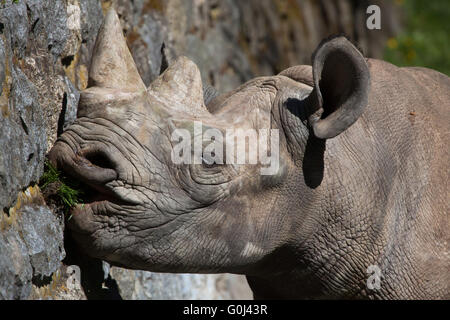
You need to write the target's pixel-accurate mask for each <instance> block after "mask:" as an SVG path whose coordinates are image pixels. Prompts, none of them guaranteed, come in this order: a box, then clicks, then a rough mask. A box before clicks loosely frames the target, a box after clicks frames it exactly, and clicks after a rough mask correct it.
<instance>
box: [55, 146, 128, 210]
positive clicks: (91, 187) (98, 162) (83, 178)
mask: <svg viewBox="0 0 450 320" xmlns="http://www.w3.org/2000/svg"><path fill="white" fill-rule="evenodd" d="M60 164H61V170H63V171H64V172H65V173H66V174H68V175H69V176H70V177H71V178H72V179H74V180H76V181H77V182H79V183H80V185H81V186H80V187H81V190H82V193H81V196H80V198H81V201H82V203H84V204H92V203H95V202H101V201H108V202H111V203H114V204H119V205H130V204H131V203H129V202H128V201H126V199H123V197H121V196H120V195H118V194H117V193H116V192H115V191H114V190H113V189H112V188H110V187H108V186H107V183H109V182H113V181H116V180H118V174H117V171H116V169H115V165H114V164H113V163H112V161H111V160H110V159H109V157H107V155H106V154H105V153H104V152H102V151H98V150H96V151H95V152H94V151H92V150H84V151H80V152H78V153H76V154H75V155H73V156H72V157H69V158H68V159H67V158H65V160H64V161H62V162H60Z"/></svg>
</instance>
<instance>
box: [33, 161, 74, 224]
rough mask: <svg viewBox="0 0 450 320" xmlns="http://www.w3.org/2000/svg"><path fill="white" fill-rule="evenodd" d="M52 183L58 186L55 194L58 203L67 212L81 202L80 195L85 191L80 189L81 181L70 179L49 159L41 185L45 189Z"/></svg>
mask: <svg viewBox="0 0 450 320" xmlns="http://www.w3.org/2000/svg"><path fill="white" fill-rule="evenodd" d="M50 184H53V185H55V186H57V191H56V193H55V194H54V196H57V198H58V199H57V200H58V203H59V204H61V205H62V206H63V207H64V212H65V213H66V214H67V213H68V212H69V210H70V208H72V207H75V206H76V205H77V204H78V203H79V202H80V196H81V194H82V193H83V192H82V191H81V190H80V189H79V188H80V185H79V183H78V182H74V181H72V180H70V179H68V178H67V177H66V176H64V175H63V174H62V173H61V172H59V171H58V170H57V169H56V168H55V167H54V166H53V165H52V164H51V163H50V162H49V161H46V162H45V169H44V174H43V175H42V177H41V180H40V183H39V185H40V188H41V189H42V190H43V191H45V189H46V188H47V187H49V186H50ZM69 219H70V217H69Z"/></svg>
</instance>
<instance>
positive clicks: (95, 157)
mask: <svg viewBox="0 0 450 320" xmlns="http://www.w3.org/2000/svg"><path fill="white" fill-rule="evenodd" d="M208 97H209V98H208V99H207V100H208V101H207V103H205V99H204V95H203V87H202V82H201V78H200V73H199V70H198V68H197V66H196V65H195V64H194V63H193V62H192V61H190V60H189V59H187V58H185V57H181V58H179V59H178V60H176V62H174V63H173V64H172V65H170V66H169V68H168V69H167V70H166V71H165V72H164V73H163V74H162V75H161V76H160V77H159V78H158V79H157V80H155V81H154V82H153V83H152V84H151V85H150V87H149V88H146V86H145V85H144V84H143V82H142V80H141V78H140V76H139V74H138V72H137V69H136V66H135V64H134V62H133V59H132V56H131V54H130V52H129V50H128V48H127V45H126V42H125V40H124V37H123V35H122V31H121V27H120V22H119V19H118V17H117V14H116V13H115V12H114V11H113V10H110V11H109V12H108V13H107V15H106V18H105V21H104V24H103V26H102V27H101V29H100V32H99V34H98V38H97V42H96V45H95V49H94V53H93V57H92V64H91V68H90V75H89V87H88V88H87V89H86V90H84V91H83V92H82V93H81V99H80V103H79V110H78V119H77V120H76V122H75V123H74V124H73V125H71V126H70V127H69V128H68V129H67V130H66V131H65V132H64V133H63V134H62V135H61V136H60V137H59V139H58V140H57V142H56V144H55V145H54V147H53V149H52V150H51V152H50V154H49V158H50V160H51V161H52V163H54V164H55V165H57V166H58V167H59V168H61V169H62V170H64V171H65V172H67V173H68V174H70V175H71V176H72V177H73V178H75V179H77V180H80V181H81V182H83V183H84V184H86V185H88V186H89V187H90V188H92V189H94V190H95V194H94V195H93V197H92V199H91V200H90V201H88V202H87V203H85V204H82V205H78V206H77V207H75V208H74V209H73V210H72V214H73V218H72V219H71V220H70V221H69V227H70V228H71V230H72V231H73V235H74V237H75V238H76V240H77V242H78V243H79V245H80V246H82V247H83V248H84V249H85V250H86V252H87V253H88V254H90V255H92V256H94V257H98V258H101V259H104V260H106V261H108V262H110V263H112V264H115V265H119V266H123V267H126V268H132V269H143V270H149V271H154V272H183V273H222V272H229V273H237V274H245V275H246V276H247V279H248V282H249V284H250V286H251V288H252V290H253V292H254V295H255V298H381V299H384V298H392V299H396V298H400V299H404V298H405V299H412V298H419V299H421V298H432V299H436V298H449V297H450V289H449V285H450V256H449V240H450V232H449V230H450V224H449V222H450V220H449V210H448V181H449V174H448V172H449V171H448V162H449V156H448V146H449V143H448V142H449V140H448V130H449V123H450V121H449V113H448V112H449V109H448V108H449V104H450V80H449V78H448V77H447V76H445V75H443V74H441V73H439V72H436V71H432V70H428V69H424V68H398V67H396V66H394V65H392V64H389V63H386V62H383V61H379V60H373V59H366V58H364V57H363V55H362V54H361V53H360V52H359V51H358V50H357V48H355V46H353V45H352V44H351V43H350V42H349V41H348V40H347V39H346V38H344V37H334V38H330V39H327V40H325V41H323V42H322V43H321V44H320V45H319V47H318V48H317V50H316V52H315V53H314V55H313V58H312V66H295V67H292V68H289V69H287V70H285V71H283V72H281V73H280V74H278V75H276V76H270V77H259V78H255V79H253V80H251V81H249V82H247V83H245V84H244V85H242V86H240V87H239V88H237V89H236V90H234V91H232V92H229V93H226V94H222V95H218V96H215V97H213V98H211V97H210V95H208ZM196 128H197V131H198V128H200V129H201V130H203V131H201V132H204V130H206V129H213V132H215V133H216V134H217V133H224V132H226V131H227V130H236V129H242V130H244V136H243V139H244V141H248V143H246V144H245V145H244V149H240V150H241V152H244V153H251V152H254V150H255V149H254V148H253V147H254V143H250V140H249V139H250V138H252V137H251V134H250V133H252V132H263V131H261V130H267V132H266V134H265V137H266V138H267V137H268V136H269V130H270V132H274V133H276V135H274V137H276V138H277V139H275V141H276V143H275V144H273V143H265V142H264V143H262V144H261V143H260V144H259V149H261V150H263V151H264V152H266V156H267V157H269V155H270V158H269V160H273V163H269V162H267V161H266V162H265V163H262V162H260V161H258V162H256V163H250V161H246V162H244V163H242V162H241V163H239V162H237V161H232V160H233V159H234V158H232V157H229V154H233V152H232V151H231V150H228V149H226V150H225V151H224V150H221V151H222V153H221V156H222V159H223V157H224V154H225V153H226V159H227V160H230V161H222V160H221V158H219V157H216V156H217V155H218V154H219V152H218V151H219V150H218V149H219V148H217V150H216V151H217V155H216V154H215V152H209V153H208V152H205V151H204V150H205V149H200V153H199V152H198V151H195V147H194V151H192V150H190V149H189V148H188V147H190V146H191V145H193V144H195V141H197V144H198V143H200V145H201V148H203V146H204V144H205V141H206V142H209V143H213V142H214V146H218V144H219V145H220V144H222V143H225V142H224V140H221V139H218V138H214V139H213V138H212V135H210V136H206V138H205V135H203V136H202V133H201V132H200V133H199V132H195V131H196ZM177 130H181V131H178V132H182V133H186V132H187V133H189V134H190V135H191V134H192V141H189V140H188V141H187V142H186V141H185V142H186V143H185V144H184V145H183V146H184V147H187V148H184V147H183V148H181V147H180V144H181V143H182V141H184V138H183V139H182V138H180V137H182V134H180V135H176V134H175V139H174V132H177ZM252 130H253V131H252ZM258 130H259V131H258ZM245 132H247V133H248V134H245ZM249 132H250V133H249ZM217 136H219V134H217ZM263 136H264V135H263ZM239 137H240V138H242V136H239V135H237V136H236V139H237V138H239ZM258 137H259V136H258ZM270 137H272V136H271V135H270ZM247 138H248V140H245V139H247ZM253 138H254V137H253ZM198 139H200V140H198ZM233 139H234V138H233ZM233 141H234V140H233ZM265 141H266V142H267V141H268V139H267V140H265ZM175 147H179V150H178V151H179V152H178V151H177V152H176V154H175V155H176V156H180V157H181V159H182V160H183V161H174V152H173V150H174V148H175ZM197 149H198V148H197ZM202 150H203V151H202ZM233 150H234V149H233ZM251 150H253V151H251ZM209 151H211V150H209ZM264 152H263V153H264ZM236 153H239V152H236ZM259 154H260V155H262V153H259ZM191 155H192V156H193V158H194V160H193V161H191V162H189V161H184V160H186V159H187V160H189V159H190V160H192V157H191ZM235 156H236V155H235ZM177 159H178V158H177ZM195 159H197V161H195ZM246 159H247V158H246ZM178 160H179V159H178ZM247 160H248V159H247ZM266 160H267V159H266ZM269 166H271V168H272V170H271V171H270V172H268V173H267V172H266V173H263V172H262V169H264V168H267V167H269Z"/></svg>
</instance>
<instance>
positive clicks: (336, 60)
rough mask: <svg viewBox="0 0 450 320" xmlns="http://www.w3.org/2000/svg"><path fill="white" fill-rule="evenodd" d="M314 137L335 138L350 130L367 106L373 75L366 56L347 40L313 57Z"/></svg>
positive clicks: (331, 43)
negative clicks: (371, 75)
mask: <svg viewBox="0 0 450 320" xmlns="http://www.w3.org/2000/svg"><path fill="white" fill-rule="evenodd" d="M312 71H313V78H314V90H313V91H312V92H311V95H310V97H309V99H310V101H311V103H312V104H313V108H314V110H315V112H314V113H313V114H312V115H311V116H310V117H309V119H308V121H309V123H310V125H311V127H312V128H313V131H314V135H315V136H316V137H318V138H321V139H328V138H333V137H335V136H337V135H338V134H340V133H341V132H343V131H344V130H346V129H347V128H348V127H350V126H351V125H352V124H353V123H354V122H355V121H356V120H357V119H358V118H359V117H360V116H361V114H362V113H363V111H364V109H365V107H366V106H367V101H368V95H369V89H370V73H369V68H368V66H367V63H366V61H365V59H364V57H363V55H362V54H361V53H360V52H359V51H358V49H356V47H355V46H353V44H352V43H351V42H350V41H348V40H347V39H346V38H344V37H337V38H333V39H331V40H328V41H325V42H324V43H323V44H321V45H320V46H319V47H318V49H317V50H316V52H315V53H314V55H313V66H312Z"/></svg>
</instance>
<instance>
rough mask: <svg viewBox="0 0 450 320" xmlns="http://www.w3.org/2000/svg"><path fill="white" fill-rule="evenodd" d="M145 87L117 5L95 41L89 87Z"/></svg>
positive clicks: (124, 88) (143, 88) (131, 89)
mask: <svg viewBox="0 0 450 320" xmlns="http://www.w3.org/2000/svg"><path fill="white" fill-rule="evenodd" d="M93 86H95V87H101V88H112V89H121V90H126V91H141V90H145V89H146V87H145V84H144V82H143V81H142V79H141V76H140V75H139V72H138V70H137V68H136V64H135V63H134V60H133V57H132V55H131V52H130V50H129V49H128V46H127V42H126V40H125V37H124V36H123V32H122V27H121V25H120V20H119V17H118V16H117V13H116V11H115V10H114V9H112V8H111V9H110V10H109V11H108V12H107V13H106V16H105V19H104V21H103V24H102V26H101V27H100V30H99V32H98V35H97V39H96V41H95V47H94V52H93V55H92V61H91V67H90V70H89V87H93Z"/></svg>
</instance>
